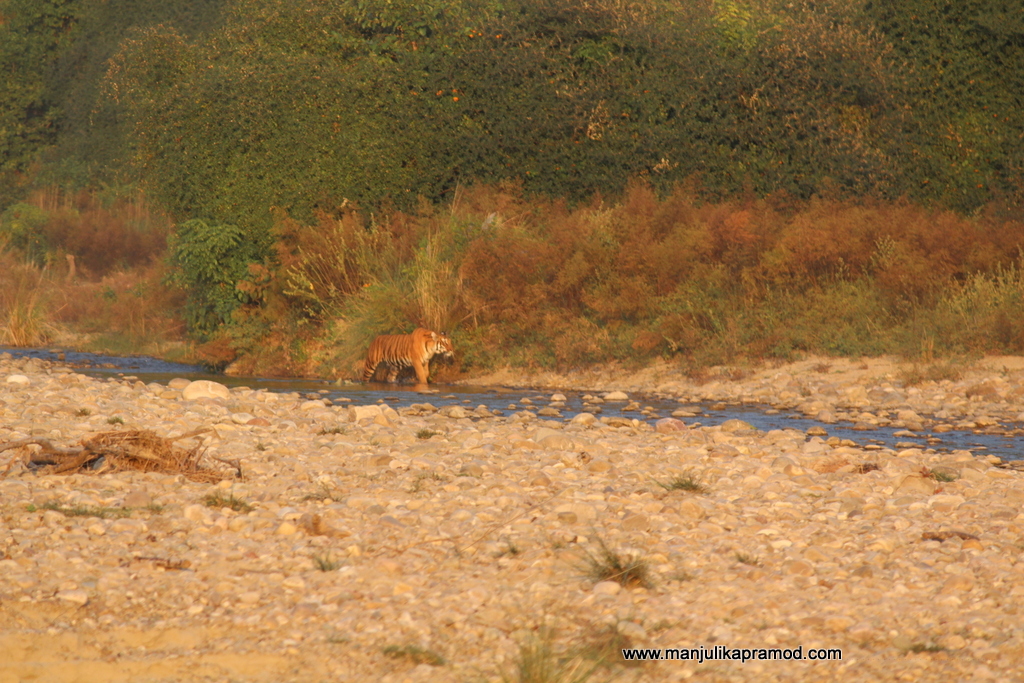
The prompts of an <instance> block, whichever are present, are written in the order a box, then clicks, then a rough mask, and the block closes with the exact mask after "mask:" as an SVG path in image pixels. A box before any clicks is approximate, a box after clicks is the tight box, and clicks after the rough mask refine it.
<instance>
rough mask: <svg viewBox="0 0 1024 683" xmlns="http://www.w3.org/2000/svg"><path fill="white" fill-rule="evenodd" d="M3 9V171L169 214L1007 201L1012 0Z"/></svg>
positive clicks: (69, 3) (1023, 161)
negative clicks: (487, 205) (529, 195)
mask: <svg viewBox="0 0 1024 683" xmlns="http://www.w3.org/2000/svg"><path fill="white" fill-rule="evenodd" d="M0 14H2V15H3V16H4V17H6V18H7V19H6V21H5V23H3V25H0V66H2V69H3V72H4V74H5V76H6V84H7V85H8V86H9V87H7V88H5V89H4V91H3V93H2V95H0V116H2V121H3V122H2V132H3V135H2V136H0V142H2V144H3V145H4V151H5V154H4V170H6V171H17V172H19V173H22V174H24V173H25V171H26V170H27V169H28V166H29V163H30V162H31V161H33V160H37V159H43V160H44V161H46V162H47V163H46V164H45V165H44V168H43V170H42V176H41V177H43V178H45V179H52V178H57V179H62V182H76V183H79V184H81V183H88V182H94V181H96V180H97V179H102V180H103V181H104V182H112V181H114V180H115V179H117V178H119V179H124V178H131V177H132V173H134V172H139V171H141V176H142V178H143V179H144V180H145V181H146V182H147V184H148V185H149V187H150V188H151V189H152V190H154V191H155V192H156V194H157V196H158V197H160V198H161V200H162V201H164V202H165V203H166V204H167V206H168V207H169V208H171V209H172V211H173V212H174V213H175V214H176V215H177V216H179V217H180V218H182V219H185V218H193V217H199V218H207V219H213V220H217V221H228V222H233V223H242V222H247V223H253V224H257V225H261V226H263V227H266V226H268V225H269V224H270V210H269V209H270V207H272V206H273V207H278V208H281V209H284V210H286V211H288V212H290V213H292V214H293V215H294V216H295V217H297V218H300V219H304V220H308V219H311V217H312V215H313V213H314V212H315V211H316V210H318V209H325V210H330V211H333V210H334V209H335V208H336V207H337V206H339V205H341V204H343V203H344V202H345V201H346V200H348V201H354V202H357V203H359V204H360V205H362V206H364V207H367V208H372V207H375V206H377V204H378V203H379V202H380V201H381V200H390V201H392V202H395V203H397V204H398V205H399V206H408V205H411V203H413V202H414V201H415V198H416V197H417V196H424V197H427V198H428V199H430V200H432V201H438V200H444V199H446V198H447V199H450V198H451V193H452V191H453V189H454V188H455V187H456V186H457V185H458V184H460V183H466V182H475V181H485V182H493V181H499V180H503V179H507V178H519V179H521V180H522V181H523V183H524V187H525V188H526V190H527V191H529V192H540V193H543V194H546V195H549V196H563V197H571V198H583V197H587V196H589V195H590V194H592V193H593V192H595V191H599V192H603V193H614V192H617V191H619V190H621V188H622V187H623V185H624V183H625V182H626V181H627V180H628V179H629V178H631V177H637V176H642V177H647V178H649V179H650V181H651V182H653V183H654V184H655V185H656V186H658V187H662V188H668V187H670V186H671V185H672V184H674V183H675V182H677V181H680V180H683V179H687V178H691V177H696V178H697V179H698V182H699V183H700V185H701V187H703V188H704V190H705V191H706V192H709V193H712V194H714V195H717V196H730V195H733V194H735V193H736V192H739V191H753V192H756V193H758V194H766V193H771V192H778V191H786V192H788V193H790V194H792V195H794V196H797V197H809V196H811V195H813V194H819V195H821V194H830V195H836V194H839V195H862V194H873V195H876V196H882V197H890V198H892V197H899V196H907V197H911V198H916V199H921V200H927V201H939V202H941V203H942V204H943V205H946V206H950V207H953V208H956V209H959V210H973V209H975V208H977V207H978V206H980V205H982V204H984V203H986V202H987V201H989V200H991V199H993V198H999V199H1003V200H1008V201H1010V202H1011V203H1018V202H1019V199H1020V197H1021V194H1022V192H1024V190H1022V188H1021V186H1020V185H1021V183H1020V176H1021V171H1022V166H1024V156H1022V155H1024V153H1022V149H1024V139H1022V135H1024V101H1022V98H1024V7H1021V6H1020V4H1019V3H1016V2H1014V1H1013V0H966V1H964V2H956V3H952V2H948V1H947V0H913V1H911V2H905V3H898V4H893V3H888V2H877V1H875V0H855V1H853V2H850V1H849V0H826V1H825V2H813V3H811V2H795V3H794V2H783V1H782V0H746V1H744V0H711V1H710V2H701V3H679V2H666V1H664V0H648V2H645V3H637V4H633V5H623V4H620V3H612V2H599V3H593V2H582V1H581V0H529V1H527V0H511V1H509V2H498V1H497V0H433V1H432V2H428V3H422V2H411V1H410V0H401V1H393V2H362V1H356V0H346V1H340V2H339V1H335V0H292V1H288V2H285V1H284V0H232V1H228V0H206V1H205V2H203V1H201V0H191V1H185V0H178V1H177V2H161V3H157V2H153V1H152V0H104V1H102V2H101V1H100V0H41V1H38V2H37V1H34V0H33V1H32V2H29V1H28V0H0ZM111 57H113V61H110V58H111ZM43 152H48V154H44V155H43V156H40V154H41V153H43ZM115 169H117V170H119V171H120V172H121V174H120V175H116V174H115V173H114V170H115ZM23 180H24V179H23ZM22 184H24V183H22ZM12 198H13V196H10V197H8V199H7V200H5V201H7V202H9V201H10V200H11V199H12ZM0 200H2V198H0Z"/></svg>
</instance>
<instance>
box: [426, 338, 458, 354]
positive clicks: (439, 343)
mask: <svg viewBox="0 0 1024 683" xmlns="http://www.w3.org/2000/svg"><path fill="white" fill-rule="evenodd" d="M428 351H430V355H432V356H441V357H442V358H444V359H445V360H452V359H453V358H455V347H454V346H452V340H451V338H450V337H449V336H448V333H447V332H431V333H430V343H429V344H428Z"/></svg>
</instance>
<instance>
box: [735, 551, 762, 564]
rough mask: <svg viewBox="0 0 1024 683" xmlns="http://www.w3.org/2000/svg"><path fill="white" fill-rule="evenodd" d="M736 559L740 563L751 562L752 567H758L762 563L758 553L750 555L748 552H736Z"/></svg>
mask: <svg viewBox="0 0 1024 683" xmlns="http://www.w3.org/2000/svg"><path fill="white" fill-rule="evenodd" d="M736 561H737V562H739V563H740V564H749V565H750V566H751V567H758V566H760V564H761V562H760V561H759V560H758V559H757V555H748V554H747V553H736Z"/></svg>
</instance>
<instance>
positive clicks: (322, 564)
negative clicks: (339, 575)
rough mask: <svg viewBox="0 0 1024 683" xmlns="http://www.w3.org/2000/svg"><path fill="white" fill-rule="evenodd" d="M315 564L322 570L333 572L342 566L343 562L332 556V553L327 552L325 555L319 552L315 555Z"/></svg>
mask: <svg viewBox="0 0 1024 683" xmlns="http://www.w3.org/2000/svg"><path fill="white" fill-rule="evenodd" d="M313 564H314V565H316V568H317V569H319V570H320V571H322V572H333V571H334V570H335V569H338V568H339V567H341V562H338V561H337V560H334V559H333V558H331V554H330V553H325V554H323V555H321V554H319V553H317V554H315V555H313Z"/></svg>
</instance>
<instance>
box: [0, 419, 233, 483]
mask: <svg viewBox="0 0 1024 683" xmlns="http://www.w3.org/2000/svg"><path fill="white" fill-rule="evenodd" d="M208 431H209V430H208V429H200V430H196V431H193V432H189V433H187V434H182V435H181V436H176V437H170V438H165V437H160V436H157V435H156V433H155V432H152V431H149V430H145V429H137V430H127V431H117V432H102V433H100V434H96V435H94V436H91V437H88V438H85V439H82V441H81V442H80V445H79V446H75V447H70V448H63V447H60V446H54V445H53V444H52V443H51V442H50V441H49V440H48V439H41V438H32V439H21V440H19V441H10V442H7V443H3V444H0V452H3V451H7V450H11V449H15V448H19V449H20V448H24V449H26V450H27V449H28V447H29V446H38V447H39V448H38V450H31V451H28V452H27V453H26V454H25V455H24V456H23V457H21V458H20V460H21V462H22V463H23V464H24V465H25V466H26V467H28V468H30V469H38V470H39V472H40V473H41V474H69V473H78V472H84V473H91V474H102V473H106V472H123V471H126V470H133V471H136V472H160V473H162V474H182V475H184V476H185V477H187V478H189V479H191V480H193V481H202V482H211V483H212V482H217V481H221V480H222V479H229V478H232V477H238V478H241V477H242V465H241V463H240V462H239V461H237V460H235V461H229V460H223V459H221V458H216V457H213V456H211V458H212V459H213V460H217V461H219V462H222V463H225V464H228V465H231V466H232V467H233V468H234V470H235V471H234V472H230V473H229V472H226V471H224V470H221V469H214V468H212V467H209V466H207V465H206V464H205V463H203V462H202V461H203V459H204V456H205V454H206V449H205V448H203V446H202V444H199V443H197V444H196V445H195V446H194V447H192V448H190V449H186V448H181V447H178V446H175V445H174V442H176V441H180V440H181V439H188V438H194V437H197V436H199V435H200V434H204V433H206V432H208ZM18 460H19V458H18V457H17V456H15V457H14V458H11V461H10V462H9V463H8V464H7V469H6V470H4V473H3V474H4V475H6V474H7V472H9V471H10V469H11V466H13V465H14V463H15V462H17V461H18Z"/></svg>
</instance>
